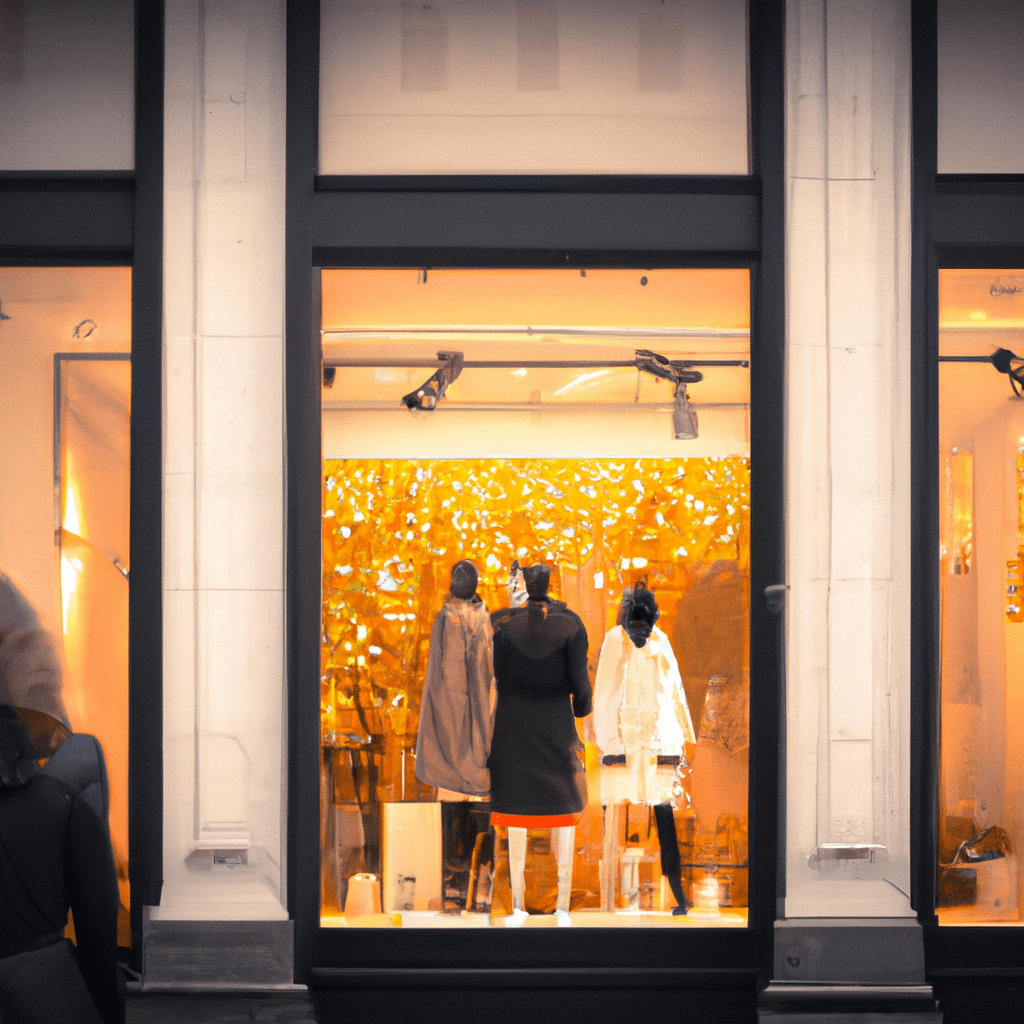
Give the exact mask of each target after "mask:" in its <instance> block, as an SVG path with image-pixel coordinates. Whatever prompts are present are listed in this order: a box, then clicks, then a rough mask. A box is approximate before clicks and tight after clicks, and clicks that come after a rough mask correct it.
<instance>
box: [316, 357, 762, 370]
mask: <svg viewBox="0 0 1024 1024" xmlns="http://www.w3.org/2000/svg"><path fill="white" fill-rule="evenodd" d="M670 362H671V365H672V366H676V367H679V368H681V369H689V368H690V367H691V366H740V367H749V366H750V361H749V360H747V359H673V360H671V361H670ZM444 365H446V363H445V360H443V359H401V358H398V359H349V358H346V357H344V356H327V357H325V358H324V367H325V368H337V367H342V366H347V367H374V368H376V367H381V368H384V367H395V368H400V369H402V368H407V369H424V370H436V369H438V368H439V367H441V366H444ZM462 366H463V368H474V369H488V370H540V369H566V370H590V369H600V368H603V367H630V368H631V369H634V370H635V369H636V360H635V359H604V360H602V359H523V360H511V359H466V360H465V361H464V362H463V363H462Z"/></svg>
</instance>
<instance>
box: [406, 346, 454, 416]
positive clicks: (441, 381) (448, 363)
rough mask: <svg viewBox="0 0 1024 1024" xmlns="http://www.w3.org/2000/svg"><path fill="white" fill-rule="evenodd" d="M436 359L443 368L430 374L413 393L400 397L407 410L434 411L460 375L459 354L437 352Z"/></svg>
mask: <svg viewBox="0 0 1024 1024" xmlns="http://www.w3.org/2000/svg"><path fill="white" fill-rule="evenodd" d="M437 358H438V359H440V360H442V361H443V362H444V366H442V367H441V368H440V369H438V370H437V371H436V372H435V373H433V374H431V375H430V376H429V377H428V378H427V379H426V380H425V381H424V382H423V383H422V384H421V385H420V386H419V387H418V388H417V389H416V390H415V391H410V392H409V394H407V395H403V396H402V401H403V402H404V403H405V405H406V407H407V408H409V409H413V410H418V409H422V410H425V411H427V412H429V411H431V410H433V409H435V408H436V407H437V403H438V402H440V401H441V399H442V398H444V393H445V392H446V391H447V390H448V388H449V386H450V385H451V384H453V383H454V382H455V379H456V378H457V377H458V376H459V374H460V373H462V353H461V352H438V353H437Z"/></svg>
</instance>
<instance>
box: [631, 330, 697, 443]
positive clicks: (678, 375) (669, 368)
mask: <svg viewBox="0 0 1024 1024" xmlns="http://www.w3.org/2000/svg"><path fill="white" fill-rule="evenodd" d="M635 356H636V368H637V369H638V370H643V371H644V372H645V373H650V374H652V375H653V376H655V377H661V378H662V379H663V380H670V381H672V383H673V384H675V392H674V396H673V403H672V433H673V437H675V438H676V440H677V441H692V440H693V439H694V438H695V437H696V436H697V410H696V409H695V408H694V407H693V405H692V404H691V403H690V396H689V395H688V394H687V393H686V385H687V384H696V383H697V382H698V381H702V380H703V379H704V374H703V373H701V372H700V370H691V369H689V368H688V367H687V365H686V364H685V363H683V364H680V363H673V362H671V361H670V360H669V359H667V358H666V357H665V356H662V355H658V353H657V352H650V351H648V350H647V349H641V348H638V349H637V350H636V353H635Z"/></svg>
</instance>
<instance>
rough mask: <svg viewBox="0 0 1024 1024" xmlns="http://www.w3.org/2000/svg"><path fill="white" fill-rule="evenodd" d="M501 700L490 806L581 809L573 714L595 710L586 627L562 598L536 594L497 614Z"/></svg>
mask: <svg viewBox="0 0 1024 1024" xmlns="http://www.w3.org/2000/svg"><path fill="white" fill-rule="evenodd" d="M491 624H492V626H493V628H494V676H495V680H496V682H497V686H498V706H497V709H496V711H495V715H494V736H493V738H492V740H491V756H490V758H489V759H488V762H487V764H488V767H489V768H490V770H491V809H492V810H494V811H498V812H501V813H504V814H528V815H547V814H569V813H573V812H576V811H581V810H583V807H584V806H585V805H586V802H587V784H586V775H585V771H584V765H583V758H582V753H583V744H582V743H581V742H580V740H579V737H578V735H577V733H576V724H575V721H574V718H583V717H584V716H585V715H588V714H590V707H591V698H592V694H591V686H590V679H589V676H588V675H587V630H586V627H585V626H584V625H583V621H582V620H581V619H580V617H579V616H578V615H577V614H576V613H575V612H573V611H570V610H569V609H568V608H567V607H566V606H565V604H564V603H562V602H561V601H552V600H550V599H545V600H542V601H534V600H531V601H530V602H529V603H527V604H526V605H525V606H524V607H522V608H506V609H503V610H502V611H499V612H495V613H494V614H493V615H492V616H491Z"/></svg>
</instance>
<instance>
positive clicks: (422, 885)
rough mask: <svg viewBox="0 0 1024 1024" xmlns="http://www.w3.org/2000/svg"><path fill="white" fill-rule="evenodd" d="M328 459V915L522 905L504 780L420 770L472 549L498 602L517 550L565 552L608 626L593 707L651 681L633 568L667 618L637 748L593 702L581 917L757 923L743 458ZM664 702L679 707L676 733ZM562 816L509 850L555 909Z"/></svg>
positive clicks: (529, 892)
mask: <svg viewBox="0 0 1024 1024" xmlns="http://www.w3.org/2000/svg"><path fill="white" fill-rule="evenodd" d="M324 473H325V482H324V519H323V524H324V531H323V645H322V696H321V720H322V740H323V755H324V757H323V791H322V812H323V815H322V823H323V837H322V838H323V875H322V901H323V920H324V923H325V924H332V923H333V924H338V923H341V922H345V923H348V924H350V925H351V924H368V925H378V926H379V925H388V924H393V923H402V924H405V925H410V924H425V923H430V922H431V921H433V922H435V923H437V922H440V923H442V924H458V923H461V924H466V925H473V924H477V925H481V926H486V925H487V924H489V923H491V922H493V923H503V922H505V921H507V919H508V918H509V916H510V915H511V913H512V909H513V901H512V886H511V881H512V879H510V867H509V864H510V861H509V848H510V831H511V832H515V831H516V830H515V829H512V830H509V829H507V828H504V827H496V828H495V827H492V824H491V822H490V813H489V812H490V805H489V802H488V801H487V800H486V799H472V798H470V799H467V798H466V797H464V796H460V795H458V794H455V793H451V792H445V791H438V790H437V789H435V788H434V787H431V786H427V785H424V784H423V783H422V782H420V781H419V780H418V779H417V777H416V764H415V752H416V739H417V731H418V727H419V714H420V710H421V706H422V694H423V683H424V677H425V674H426V670H427V663H428V658H429V656H430V638H431V631H432V627H433V624H434V622H435V618H436V616H437V613H438V611H439V609H440V608H441V606H442V603H443V602H444V600H445V595H446V593H447V591H448V590H449V584H450V581H451V572H452V567H453V566H454V565H455V563H456V562H458V561H459V560H460V559H470V560H472V561H473V563H474V564H475V565H476V567H477V569H478V571H479V582H478V585H477V594H478V595H479V596H480V597H481V598H482V599H483V601H484V603H485V604H486V606H487V608H488V609H490V610H491V611H492V612H493V611H496V610H498V609H502V608H506V607H507V606H508V604H509V591H508V582H509V573H510V569H511V567H512V565H513V563H514V562H516V561H518V562H521V563H522V564H523V565H524V566H525V565H528V564H533V563H537V562H544V563H546V564H547V565H549V566H551V567H552V569H553V571H552V576H551V581H550V584H549V588H550V593H551V595H552V596H553V597H556V598H559V599H561V600H563V601H565V602H566V603H567V604H568V606H569V608H570V609H572V610H573V611H574V612H575V613H576V614H578V615H579V617H580V618H581V619H582V620H583V622H584V624H585V626H586V630H587V633H588V636H589V638H590V650H589V666H588V669H589V675H590V678H591V679H595V677H596V683H597V692H596V693H595V707H597V708H600V706H601V701H602V697H605V698H607V692H606V691H602V687H605V688H607V686H609V685H613V684H618V685H621V686H622V687H623V689H624V692H625V694H626V695H625V696H624V697H623V698H622V699H621V705H622V707H624V708H625V707H629V706H632V705H631V704H630V698H629V696H628V694H629V690H630V687H633V686H636V685H639V684H638V683H637V682H636V680H635V679H634V678H633V676H631V675H630V674H629V673H628V672H626V670H625V669H617V668H616V665H619V664H624V662H621V658H622V657H624V656H626V655H628V652H629V651H630V650H632V649H634V646H635V645H632V644H630V642H629V640H624V639H623V636H624V631H623V630H616V622H617V617H618V614H619V610H620V599H621V598H622V596H623V592H624V590H625V588H627V587H635V586H636V585H637V584H640V583H643V584H644V585H645V586H646V587H647V588H648V589H649V590H650V591H652V592H653V593H654V595H655V598H656V601H657V606H658V612H659V613H660V617H658V618H657V625H656V629H657V630H659V631H660V633H653V632H652V633H651V634H650V641H649V642H651V643H652V644H653V642H654V641H655V640H657V639H658V637H659V636H660V637H663V643H664V650H663V653H662V654H661V662H659V664H660V665H663V666H664V667H663V668H662V669H660V670H659V671H661V672H663V673H664V675H665V678H666V680H668V681H667V682H664V685H663V686H662V689H661V690H657V688H655V690H653V691H651V692H650V693H647V694H646V698H645V699H646V703H644V702H641V703H638V704H636V711H637V715H636V716H634V717H635V721H636V722H638V723H644V722H646V728H647V730H648V732H647V739H646V741H645V742H644V743H641V744H640V745H639V746H636V745H635V744H634V745H632V746H631V744H630V741H629V738H628V736H627V732H626V730H625V727H624V725H623V723H622V720H621V719H620V720H619V730H618V733H619V737H620V738H621V739H622V740H624V741H625V743H624V744H623V743H621V742H620V743H619V744H618V746H615V743H614V737H613V740H612V741H608V740H607V739H605V738H603V737H602V735H601V734H600V732H599V730H595V723H597V724H599V722H598V715H597V714H595V716H594V718H591V717H587V718H584V719H582V720H579V723H578V728H579V732H580V739H582V741H583V747H584V751H585V754H584V762H583V765H584V768H585V773H586V781H587V786H586V789H587V797H588V798H587V802H586V805H585V807H584V809H583V811H582V813H581V814H580V816H579V820H578V822H577V825H576V831H575V836H574V848H573V850H572V864H571V879H572V882H571V897H570V900H569V902H570V907H569V909H570V911H571V916H572V923H573V924H587V923H590V924H597V925H608V924H638V923H645V924H650V923H673V922H676V923H680V924H688V925H692V924H699V923H708V924H715V925H728V924H738V925H742V924H745V921H746V914H745V908H746V904H747V807H746V803H747V744H748V739H747V737H748V714H749V712H748V702H747V694H748V686H747V648H746V644H747V639H746V637H747V628H746V624H747V621H748V605H749V577H748V570H749V524H750V508H749V459H748V458H747V457H745V456H727V457H714V458H677V459H667V458H642V459H600V458H593V459H486V458H475V459H470V458H467V459H448V460H427V459H398V460H383V459H328V460H325V462H324ZM616 636H618V637H619V641H618V642H619V644H620V646H619V647H618V648H615V647H614V643H615V637H616ZM611 660H614V661H615V664H612V665H610V661H611ZM602 662H603V663H604V664H603V665H602V664H601V663H602ZM670 672H671V673H672V675H670V674H669V673H670ZM672 680H675V682H672ZM498 699H499V701H500V699H501V698H500V695H499V698H498ZM673 700H675V701H676V703H677V704H678V707H672V706H671V702H672V701H673ZM634 703H635V702H634ZM648 712H650V714H649V715H648ZM647 717H650V722H647ZM668 722H676V723H681V724H679V725H677V729H678V739H677V740H676V741H674V743H673V742H672V741H669V740H668V739H665V734H666V731H667V730H668V728H669V726H668V725H667V723H668ZM611 734H614V724H613V727H612V729H611ZM602 748H604V749H602ZM673 749H674V750H675V751H676V752H675V754H671V753H662V752H661V751H663V750H664V751H670V750H673ZM638 751H639V753H638ZM637 757H641V758H642V759H645V760H644V761H643V763H642V764H640V765H639V766H638V764H637V763H636V758H637ZM558 831H559V829H551V828H530V829H529V830H528V835H527V836H526V846H525V847H524V848H523V850H522V851H521V852H520V853H519V854H517V853H516V852H515V851H513V865H514V866H515V865H516V863H517V862H516V859H515V858H516V857H517V856H521V857H522V859H523V861H524V862H525V890H526V891H525V909H526V910H527V911H529V912H531V913H532V914H536V915H545V914H551V913H552V912H553V910H554V909H555V904H556V900H557V895H558V890H559V884H558V874H559V863H558V862H559V857H558V851H557V850H556V849H555V846H556V842H555V838H556V837H555V836H554V833H555V832H558ZM512 838H515V837H514V836H513V837H512ZM515 874H516V872H515V871H513V872H512V875H513V878H514V877H515ZM677 894H678V895H682V896H683V898H684V900H685V903H686V904H687V905H688V906H689V907H690V908H691V909H690V913H689V914H688V915H687V916H685V917H683V916H673V915H672V909H673V907H674V906H676V905H677V904H678V903H679V899H678V898H677ZM396 914H397V915H398V917H397V918H396V917H395V916H394V915H396ZM536 920H537V921H540V920H542V919H541V918H540V917H538V918H537V919H536ZM531 922H533V919H532V918H531Z"/></svg>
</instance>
